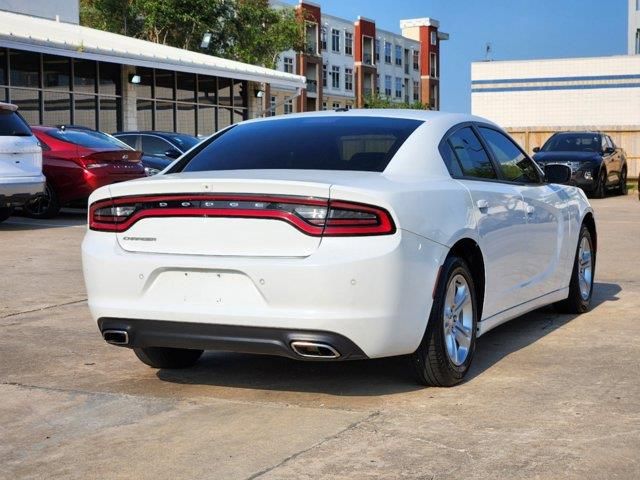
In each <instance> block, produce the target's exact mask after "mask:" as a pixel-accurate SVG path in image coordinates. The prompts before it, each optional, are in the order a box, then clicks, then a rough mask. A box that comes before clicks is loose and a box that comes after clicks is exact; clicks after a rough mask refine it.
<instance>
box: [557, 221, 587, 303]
mask: <svg viewBox="0 0 640 480" xmlns="http://www.w3.org/2000/svg"><path fill="white" fill-rule="evenodd" d="M587 245H588V252H586V251H585V246H587ZM587 268H588V270H587ZM595 272H596V252H595V250H594V249H593V239H592V238H591V233H590V232H589V229H588V228H587V227H586V225H584V224H583V225H582V228H581V229H580V237H579V238H578V247H577V248H576V257H575V260H574V262H573V271H572V273H571V282H570V283H569V296H568V297H567V299H566V300H562V301H561V302H557V303H555V304H554V307H555V308H556V310H557V311H558V312H560V313H574V314H580V313H584V312H586V311H587V310H589V306H590V305H591V296H592V294H593V279H594V275H595ZM585 277H587V278H585Z"/></svg>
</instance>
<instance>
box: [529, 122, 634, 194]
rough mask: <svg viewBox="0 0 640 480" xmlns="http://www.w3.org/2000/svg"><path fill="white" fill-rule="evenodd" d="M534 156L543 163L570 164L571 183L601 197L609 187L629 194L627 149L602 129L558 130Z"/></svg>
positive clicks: (540, 163)
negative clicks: (616, 142) (621, 146)
mask: <svg viewBox="0 0 640 480" xmlns="http://www.w3.org/2000/svg"><path fill="white" fill-rule="evenodd" d="M533 151H534V152H535V155H534V156H533V159H534V160H535V161H536V162H537V163H538V164H539V165H540V166H541V167H543V168H544V167H545V166H546V165H553V164H562V165H568V166H569V167H571V172H572V174H571V180H570V181H569V182H568V183H570V184H571V185H576V186H578V187H580V188H582V189H583V190H584V191H585V192H586V193H587V194H589V195H592V196H594V197H596V198H602V197H604V196H605V195H606V193H607V191H608V190H616V191H617V192H618V193H620V194H622V195H626V194H627V159H626V157H625V154H624V150H622V148H619V147H617V146H616V144H615V143H613V140H611V137H610V136H609V135H607V134H605V133H601V132H558V133H554V134H553V135H552V136H551V138H549V140H547V141H546V142H545V144H544V145H543V146H542V148H537V147H536V148H534V149H533Z"/></svg>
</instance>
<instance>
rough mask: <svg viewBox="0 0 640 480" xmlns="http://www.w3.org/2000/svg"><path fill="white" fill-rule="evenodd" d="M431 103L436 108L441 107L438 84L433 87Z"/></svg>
mask: <svg viewBox="0 0 640 480" xmlns="http://www.w3.org/2000/svg"><path fill="white" fill-rule="evenodd" d="M429 103H430V106H431V108H435V109H436V110H438V109H439V108H440V106H439V104H438V86H437V85H434V86H433V87H431V101H430V102H429Z"/></svg>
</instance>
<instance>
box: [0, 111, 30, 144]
mask: <svg viewBox="0 0 640 480" xmlns="http://www.w3.org/2000/svg"><path fill="white" fill-rule="evenodd" d="M31 135H32V133H31V129H30V128H29V125H27V122H25V121H24V120H23V119H22V118H21V117H20V115H18V114H17V113H16V112H12V111H11V110H4V109H0V136H1V137H30V136H31Z"/></svg>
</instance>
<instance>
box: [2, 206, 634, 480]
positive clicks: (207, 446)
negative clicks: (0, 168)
mask: <svg viewBox="0 0 640 480" xmlns="http://www.w3.org/2000/svg"><path fill="white" fill-rule="evenodd" d="M592 203H593V205H594V207H595V210H596V220H597V224H598V229H599V257H598V264H597V274H596V286H595V291H594V305H593V309H592V310H591V311H590V312H589V313H587V314H585V315H582V316H580V317H574V316H570V315H558V314H556V313H555V312H554V311H553V310H552V309H544V310H541V311H536V312H533V313H530V314H528V315H525V316H523V317H521V318H519V319H517V320H514V321H512V322H510V323H508V324H506V325H503V326H501V327H499V328H497V329H495V330H493V331H492V332H490V333H488V334H487V335H486V336H483V337H482V338H481V339H480V340H479V344H478V351H477V354H476V359H475V361H474V365H473V367H472V371H471V374H470V375H469V377H468V380H467V381H466V382H465V383H463V384H462V385H460V386H457V387H455V388H451V389H434V388H422V387H419V386H418V385H416V383H415V382H414V380H413V378H412V375H411V372H410V370H409V368H408V367H409V366H408V364H407V360H406V359H404V358H394V359H386V360H375V361H364V362H350V363H340V364H319V363H301V362H295V361H292V360H288V359H283V358H271V357H252V356H246V355H238V354H228V353H207V354H205V356H204V357H203V359H202V360H201V361H200V362H199V363H198V365H197V366H196V367H195V368H193V369H190V370H184V371H176V370H160V371H155V370H152V369H150V368H148V367H146V366H144V365H143V364H142V363H140V362H139V361H138V360H137V359H136V358H135V357H134V355H133V353H132V352H131V351H129V350H127V349H122V348H116V347H112V346H109V345H107V344H105V343H104V342H103V340H102V339H101V337H100V335H99V333H98V330H97V327H96V325H95V324H94V322H93V321H92V320H91V318H90V316H89V311H88V309H87V305H86V295H85V291H84V285H83V279H82V268H81V262H80V243H81V241H82V237H83V234H84V228H85V226H84V225H85V216H84V213H83V212H80V211H67V212H65V213H63V215H61V216H60V217H59V218H57V219H55V220H48V221H34V220H30V219H26V218H22V217H12V218H11V219H10V220H8V221H7V222H5V223H3V224H0V238H1V241H0V244H1V245H2V248H0V265H2V272H3V274H2V276H1V277H0V332H1V333H2V335H1V336H0V382H1V384H0V477H2V478H83V479H86V478H154V479H159V478H212V479H213V478H220V479H236V478H237V479H246V478H260V479H300V478H309V479H311V478H313V479H318V478H374V477H376V478H415V479H432V478H437V479H442V478H474V479H475V478H479V479H484V478H487V479H489V478H491V479H495V478H540V479H546V478H549V479H557V478H576V479H578V478H580V479H584V478H598V479H601V478H606V479H613V478H625V479H635V478H640V386H639V379H640V373H639V372H640V321H639V320H640V314H639V313H638V312H640V248H639V244H638V240H639V239H640V202H638V198H637V196H636V195H629V196H627V197H610V198H606V199H603V200H593V201H592Z"/></svg>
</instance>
